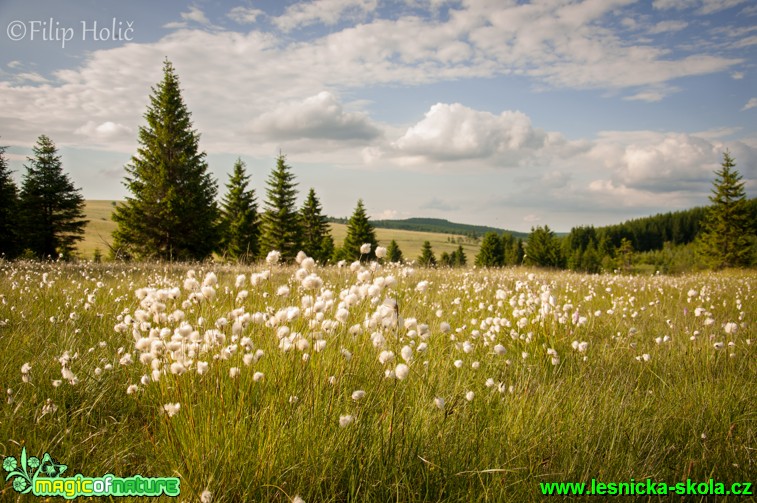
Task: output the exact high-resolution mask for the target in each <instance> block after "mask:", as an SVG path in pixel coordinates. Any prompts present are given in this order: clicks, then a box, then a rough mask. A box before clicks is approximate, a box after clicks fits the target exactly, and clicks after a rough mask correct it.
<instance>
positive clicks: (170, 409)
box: [163, 402, 181, 417]
mask: <svg viewBox="0 0 757 503" xmlns="http://www.w3.org/2000/svg"><path fill="white" fill-rule="evenodd" d="M180 408H181V404H180V403H179V402H176V403H167V404H165V405H164V406H163V410H164V411H165V412H166V414H168V417H174V416H175V415H176V414H177V413H178V412H179V409H180Z"/></svg>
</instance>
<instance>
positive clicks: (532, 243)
mask: <svg viewBox="0 0 757 503" xmlns="http://www.w3.org/2000/svg"><path fill="white" fill-rule="evenodd" d="M525 262H526V263H527V264H529V265H535V266H541V267H562V263H563V260H562V253H561V250H560V243H559V241H558V240H557V237H555V233H554V232H553V231H552V230H551V229H550V228H549V226H547V225H545V226H544V227H541V226H539V227H536V228H535V229H534V228H531V234H529V235H528V245H527V246H526V256H525Z"/></svg>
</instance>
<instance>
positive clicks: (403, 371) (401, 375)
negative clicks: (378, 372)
mask: <svg viewBox="0 0 757 503" xmlns="http://www.w3.org/2000/svg"><path fill="white" fill-rule="evenodd" d="M408 374H410V367H408V366H407V365H405V364H404V363H400V364H399V365H397V366H396V367H395V368H394V377H396V378H397V379H399V380H400V381H402V380H403V379H405V378H406V377H407V376H408Z"/></svg>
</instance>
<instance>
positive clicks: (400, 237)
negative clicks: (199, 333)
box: [77, 200, 483, 262]
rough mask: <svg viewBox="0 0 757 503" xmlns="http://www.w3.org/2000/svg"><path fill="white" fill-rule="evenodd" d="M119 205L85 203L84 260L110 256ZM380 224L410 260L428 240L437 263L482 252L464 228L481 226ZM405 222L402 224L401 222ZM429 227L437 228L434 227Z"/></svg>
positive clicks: (380, 234)
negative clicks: (443, 256) (458, 252)
mask: <svg viewBox="0 0 757 503" xmlns="http://www.w3.org/2000/svg"><path fill="white" fill-rule="evenodd" d="M115 205H116V201H102V200H87V201H86V203H85V208H84V212H85V214H86V218H87V219H88V220H89V222H88V223H87V227H86V229H85V234H84V240H83V241H82V242H81V243H79V246H78V247H77V251H78V252H79V255H80V256H81V257H82V258H84V259H91V258H92V257H93V255H94V253H95V250H96V249H99V250H100V252H101V253H102V254H103V256H106V257H107V256H108V254H109V249H110V248H109V246H110V244H111V243H112V242H113V240H112V238H111V235H112V233H113V231H114V230H115V229H116V224H115V222H113V220H111V219H110V215H111V213H112V212H113V208H114V207H115ZM410 220H419V221H427V220H436V219H410ZM378 222H380V221H377V222H371V223H373V224H374V226H376V237H377V238H378V241H379V244H380V245H382V246H387V245H388V244H389V243H390V242H391V241H392V240H395V241H397V244H398V245H399V247H400V250H402V254H403V256H404V257H405V258H406V259H408V260H413V259H416V258H417V257H418V256H419V255H420V251H421V246H423V242H424V241H429V242H430V243H431V246H432V248H433V250H434V254H435V255H436V258H437V260H438V259H439V256H440V255H441V254H442V252H447V253H451V252H452V251H454V250H456V249H457V247H458V242H459V244H461V245H462V246H463V249H464V250H465V253H466V255H467V256H468V261H469V262H472V261H473V258H474V257H475V256H476V253H478V247H479V243H478V242H477V241H476V240H473V239H470V238H469V237H466V232H470V229H469V230H468V231H464V230H463V229H467V228H469V227H470V228H474V227H475V228H479V229H481V228H483V227H477V226H466V225H464V224H453V223H451V222H447V221H446V220H440V221H439V222H446V223H447V224H450V226H451V227H445V226H444V225H443V224H439V225H438V227H436V228H439V229H446V230H444V231H442V230H437V231H436V232H427V231H422V230H417V229H416V230H413V229H412V228H411V229H403V228H379V227H378V225H377V223H378ZM400 222H402V221H400ZM330 225H331V235H332V236H333V238H334V243H335V244H336V245H337V246H339V245H341V244H342V242H343V241H344V238H345V236H346V235H347V226H346V225H345V224H343V223H336V222H331V223H330ZM454 226H460V227H459V228H460V232H459V233H452V232H449V231H450V230H451V229H454V228H455V227H454ZM428 228H434V227H433V226H431V227H428Z"/></svg>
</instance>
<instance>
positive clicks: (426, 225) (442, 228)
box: [330, 218, 528, 238]
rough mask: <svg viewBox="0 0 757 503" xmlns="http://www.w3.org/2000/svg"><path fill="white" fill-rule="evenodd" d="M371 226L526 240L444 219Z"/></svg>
mask: <svg viewBox="0 0 757 503" xmlns="http://www.w3.org/2000/svg"><path fill="white" fill-rule="evenodd" d="M330 221H332V222H336V223H342V224H344V223H347V219H346V218H331V219H330ZM371 224H373V226H374V227H375V228H377V229H400V230H405V231H414V232H436V233H440V234H453V235H456V236H468V237H473V238H480V237H481V236H483V235H484V234H486V233H487V232H496V233H497V234H503V233H505V232H508V233H510V234H512V235H513V236H514V237H516V238H526V237H528V234H527V233H525V232H517V231H508V230H505V229H498V228H497V227H488V226H486V225H470V224H458V223H455V222H450V221H449V220H445V219H443V218H406V219H404V220H371Z"/></svg>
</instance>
